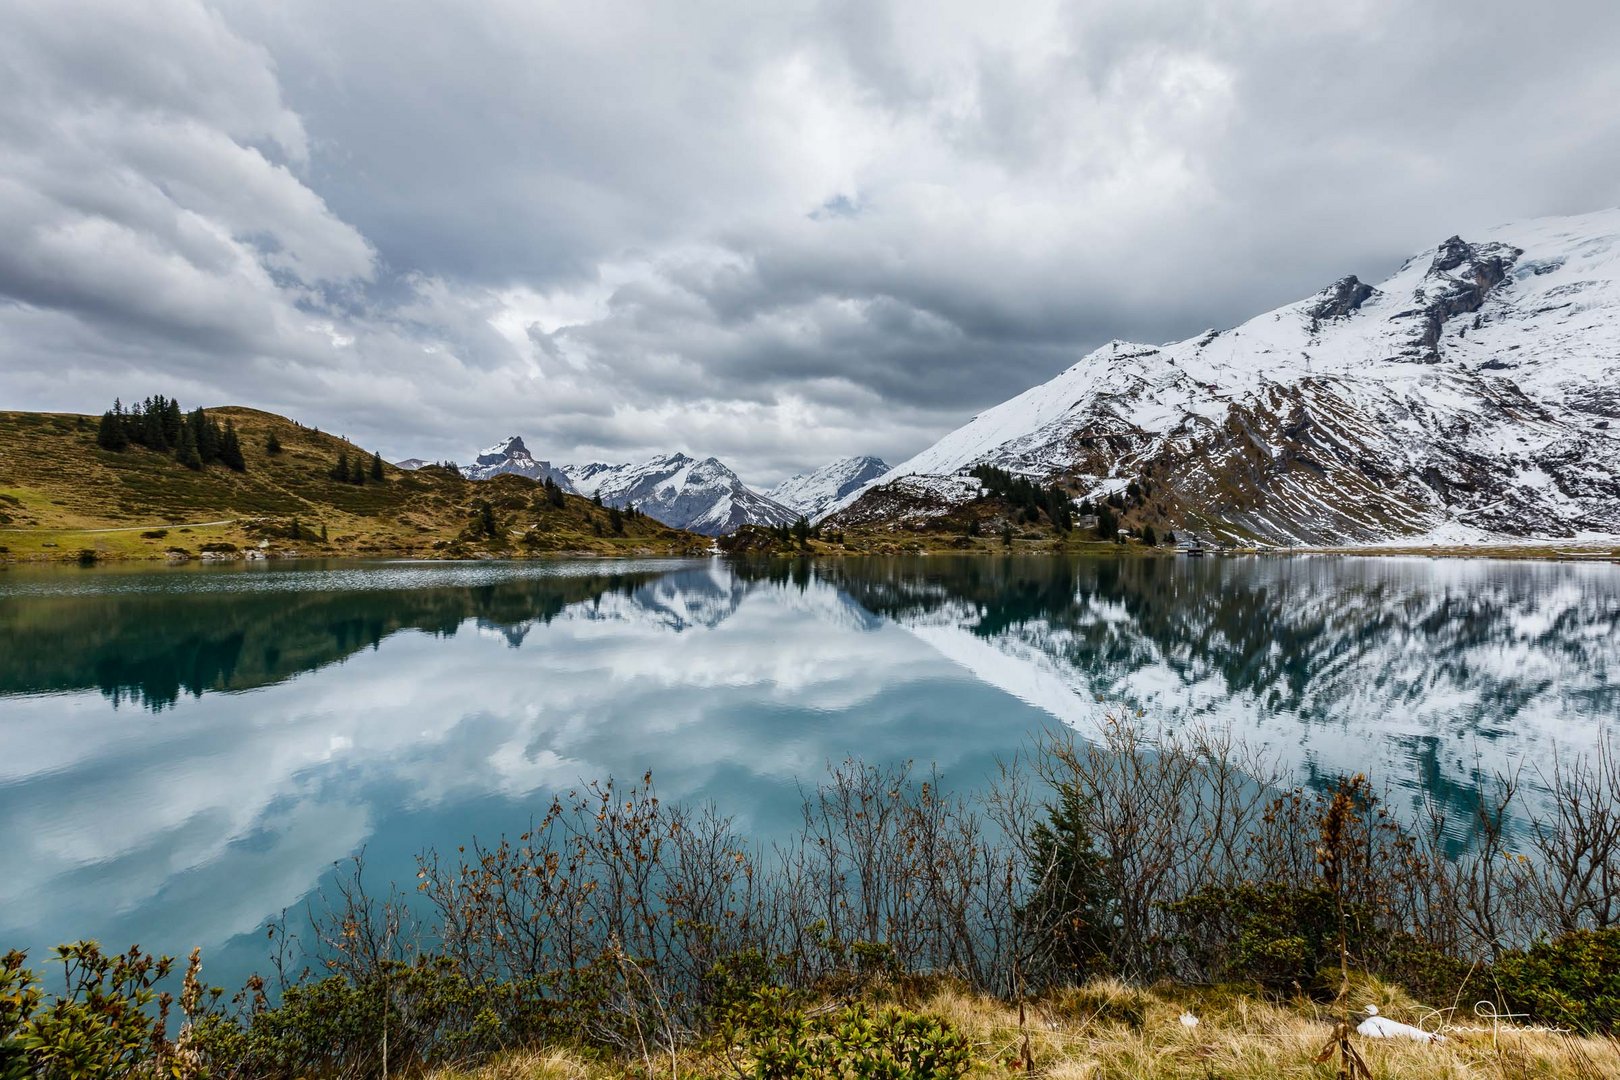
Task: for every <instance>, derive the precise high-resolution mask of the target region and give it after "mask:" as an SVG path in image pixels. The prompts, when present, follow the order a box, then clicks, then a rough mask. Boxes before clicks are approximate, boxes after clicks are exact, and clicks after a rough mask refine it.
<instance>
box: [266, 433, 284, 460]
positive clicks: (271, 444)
mask: <svg viewBox="0 0 1620 1080" xmlns="http://www.w3.org/2000/svg"><path fill="white" fill-rule="evenodd" d="M264 452H265V453H266V454H269V455H270V456H271V457H275V456H276V455H277V454H279V453H281V440H280V439H278V438H276V433H275V432H273V431H272V432H271V433H270V434H268V435H266V436H265V437H264Z"/></svg>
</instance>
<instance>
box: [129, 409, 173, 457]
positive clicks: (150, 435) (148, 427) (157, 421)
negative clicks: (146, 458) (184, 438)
mask: <svg viewBox="0 0 1620 1080" xmlns="http://www.w3.org/2000/svg"><path fill="white" fill-rule="evenodd" d="M136 441H137V442H139V443H140V444H141V445H142V446H144V447H146V448H147V449H148V450H157V451H160V452H162V451H167V450H168V449H169V448H170V447H172V446H173V445H174V444H173V443H172V442H170V441H169V437H168V434H167V433H166V431H165V428H164V424H163V413H162V412H161V411H159V407H158V406H157V404H156V403H155V402H153V400H152V399H151V398H147V399H146V408H145V409H144V410H143V411H142V413H141V434H140V438H139V439H137V440H136Z"/></svg>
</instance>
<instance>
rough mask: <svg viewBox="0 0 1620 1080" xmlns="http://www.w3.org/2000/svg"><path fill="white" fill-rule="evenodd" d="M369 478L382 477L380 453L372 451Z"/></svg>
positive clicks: (377, 478)
mask: <svg viewBox="0 0 1620 1080" xmlns="http://www.w3.org/2000/svg"><path fill="white" fill-rule="evenodd" d="M371 478H372V479H373V480H381V479H382V478H383V459H382V454H381V453H373V454H372V455H371Z"/></svg>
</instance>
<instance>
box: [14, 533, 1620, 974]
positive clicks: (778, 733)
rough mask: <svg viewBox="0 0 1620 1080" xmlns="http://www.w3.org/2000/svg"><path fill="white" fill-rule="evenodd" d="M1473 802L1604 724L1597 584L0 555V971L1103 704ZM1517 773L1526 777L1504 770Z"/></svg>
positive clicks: (1074, 720)
mask: <svg viewBox="0 0 1620 1080" xmlns="http://www.w3.org/2000/svg"><path fill="white" fill-rule="evenodd" d="M1109 706H1111V707H1114V708H1116V709H1117V708H1130V709H1141V710H1142V711H1143V713H1144V715H1145V716H1146V717H1147V718H1148V719H1149V720H1150V721H1153V722H1162V723H1166V724H1175V725H1185V724H1189V723H1197V722H1204V723H1210V724H1215V725H1219V726H1223V727H1224V726H1229V727H1230V728H1231V729H1232V730H1233V731H1234V732H1235V733H1236V734H1237V735H1238V737H1240V738H1241V739H1243V740H1244V741H1245V742H1248V743H1250V744H1253V745H1257V746H1260V747H1263V748H1265V749H1266V750H1267V751H1268V752H1270V753H1271V754H1273V755H1275V756H1276V757H1277V758H1278V759H1280V760H1281V761H1283V762H1284V763H1286V764H1287V766H1288V767H1289V768H1290V769H1291V770H1293V772H1294V773H1295V775H1297V776H1298V777H1299V779H1300V780H1301V782H1304V783H1308V784H1327V783H1329V782H1331V780H1332V778H1334V777H1336V776H1337V775H1339V774H1342V773H1345V772H1351V771H1366V772H1368V773H1370V774H1371V775H1372V776H1373V777H1374V778H1375V780H1376V781H1377V782H1378V783H1379V784H1380V785H1383V786H1385V787H1387V788H1388V790H1389V792H1390V796H1391V797H1392V798H1393V799H1394V800H1395V802H1396V803H1397V805H1398V806H1400V807H1402V808H1403V810H1408V811H1409V810H1414V809H1416V808H1418V807H1419V806H1421V804H1422V803H1423V801H1424V800H1428V799H1437V800H1442V801H1443V802H1444V803H1445V804H1446V805H1447V806H1449V807H1452V808H1454V809H1456V810H1458V811H1459V812H1466V810H1467V808H1468V806H1469V805H1470V800H1471V798H1472V796H1473V792H1474V791H1475V790H1476V788H1477V787H1478V785H1479V784H1480V783H1481V782H1482V778H1484V777H1488V776H1489V774H1490V773H1491V772H1492V771H1493V770H1503V769H1511V768H1515V767H1520V766H1523V767H1525V768H1526V769H1527V770H1528V771H1529V772H1531V773H1533V771H1534V769H1535V768H1536V767H1537V766H1541V767H1545V764H1546V763H1547V762H1549V761H1550V760H1551V756H1552V754H1553V752H1554V750H1555V748H1563V750H1564V751H1566V752H1578V751H1581V750H1585V749H1589V748H1590V747H1592V746H1593V745H1595V743H1596V742H1597V740H1598V739H1599V738H1600V737H1601V736H1602V735H1603V734H1604V733H1613V732H1615V731H1616V730H1617V729H1620V567H1615V566H1612V565H1581V564H1560V563H1533V562H1503V561H1489V560H1437V559H1436V560H1431V559H1397V558H1337V557H1290V558H1284V557H1232V558H1205V559H1185V558H1183V559H1172V558H1118V559H1113V558H1100V559H1099V558H1086V559H1081V558H1076V559H1063V558H1033V557H1029V558H1014V557H1007V558H946V557H932V558H916V559H891V560H858V561H857V560H848V561H829V562H823V563H808V562H798V563H794V562H776V563H772V564H759V565H754V564H746V563H739V564H732V563H727V562H724V561H720V560H713V561H708V560H701V561H647V562H603V561H582V562H565V561H559V562H547V563H398V562H378V563H370V564H355V563H326V564H323V563H319V562H280V563H270V564H257V565H251V566H246V567H244V566H241V565H229V566H224V565H216V566H210V565H202V566H199V565H190V566H185V567H178V568H168V567H125V566H102V567H94V568H86V569H80V568H66V567H62V568H28V567H12V568H10V569H7V570H3V571H0V866H3V867H4V868H5V872H4V874H3V875H0V951H4V949H6V948H11V947H26V948H29V949H30V950H32V951H33V952H34V955H35V959H36V960H38V959H39V958H41V956H42V953H43V950H44V949H45V948H46V947H48V946H50V945H52V944H54V943H56V942H59V941H66V940H70V939H73V938H77V937H96V938H98V939H100V940H102V941H103V942H104V943H107V944H109V945H112V946H114V947H127V946H128V945H129V944H131V943H134V942H139V943H140V944H141V945H143V946H145V947H147V948H149V949H153V950H162V951H166V952H170V953H176V954H183V953H184V952H185V951H186V950H188V949H189V948H190V947H191V946H193V945H201V946H203V947H204V950H205V952H204V955H205V958H206V959H207V960H208V961H209V971H208V974H209V977H210V979H211V980H212V981H216V982H222V983H225V984H226V985H236V984H239V982H240V979H241V977H242V976H243V975H245V974H246V973H247V972H248V971H250V970H252V969H253V968H255V967H261V966H262V962H263V959H264V957H265V954H266V953H265V942H264V930H263V928H264V926H265V924H266V920H267V919H270V918H273V917H275V916H277V915H278V914H279V913H280V912H281V911H282V910H283V909H286V908H297V907H298V906H299V905H300V904H302V903H304V902H305V901H306V900H307V899H308V898H310V897H311V896H312V895H313V893H314V892H315V890H317V889H318V888H319V887H320V885H321V883H322V882H323V881H324V880H327V878H328V875H329V874H330V873H331V872H332V866H333V864H334V862H336V861H338V860H342V859H344V858H345V857H346V856H348V855H350V854H352V853H354V852H357V851H359V850H361V849H362V848H363V849H364V850H365V851H366V859H367V864H368V875H370V876H372V877H373V878H374V879H384V880H386V879H388V878H393V879H396V880H398V881H400V882H402V883H409V881H410V879H411V877H412V874H413V871H414V861H413V857H414V855H415V854H416V853H417V852H418V851H420V850H422V849H423V848H424V847H427V846H430V845H433V846H438V847H440V848H441V849H442V848H453V847H454V846H455V845H456V844H458V843H460V842H462V841H465V840H467V839H469V838H470V837H472V836H475V835H476V836H479V837H481V838H486V839H487V838H491V837H493V836H495V835H496V834H498V833H501V832H503V831H505V832H517V831H520V830H521V829H522V828H523V827H524V826H525V825H526V824H527V823H528V821H529V817H530V815H531V813H534V812H536V811H538V810H540V809H543V807H544V805H545V803H546V802H548V801H549V797H550V794H551V793H552V792H555V791H559V790H566V789H567V788H569V787H572V786H574V785H576V784H578V783H579V782H580V781H581V780H582V779H586V780H588V779H593V778H600V777H606V776H609V775H612V776H616V777H619V778H621V779H631V778H636V777H639V776H640V775H641V774H642V773H643V772H644V771H646V770H648V769H650V770H652V772H653V774H654V779H655V781H656V783H657V785H658V788H659V791H660V794H661V795H662V796H663V797H665V798H682V799H707V800H712V801H714V802H715V803H717V804H718V805H719V806H720V808H721V809H722V810H723V811H725V812H727V813H730V814H734V815H735V816H736V817H737V819H738V821H739V824H740V826H741V827H742V828H743V829H744V830H746V831H748V832H750V833H751V834H753V835H756V836H759V837H764V838H768V837H769V836H771V835H772V834H773V832H777V831H780V830H783V829H785V828H787V827H789V826H790V825H791V824H793V823H795V822H796V821H797V819H798V814H799V807H800V800H801V790H802V785H803V784H806V783H809V784H813V783H814V782H815V781H816V779H818V778H819V777H820V776H821V775H822V773H823V771H824V769H825V767H826V765H827V763H828V762H831V761H839V760H842V759H844V758H846V757H850V756H855V757H860V758H863V759H865V760H868V761H872V762H894V761H901V760H906V759H912V760H916V761H918V762H921V763H933V764H936V765H937V766H938V768H939V770H940V772H941V774H942V775H943V777H944V779H945V781H946V782H947V783H948V784H950V785H952V786H955V787H958V788H961V789H965V790H971V789H973V788H975V787H977V786H978V785H980V784H982V783H983V782H984V781H985V779H986V777H987V776H988V775H989V774H990V773H991V772H992V771H993V770H994V768H995V763H996V761H997V760H998V758H1004V757H1006V756H1008V755H1010V754H1012V753H1014V752H1016V751H1018V750H1019V749H1021V748H1022V747H1024V746H1026V745H1027V744H1028V742H1029V740H1030V739H1031V737H1032V736H1033V735H1035V734H1036V733H1038V732H1040V731H1042V730H1043V729H1045V728H1048V727H1049V726H1051V725H1053V724H1057V723H1064V724H1069V725H1072V726H1073V727H1075V728H1076V729H1077V730H1079V731H1080V732H1081V733H1082V734H1083V733H1084V732H1085V731H1086V730H1087V729H1088V727H1090V726H1091V725H1094V724H1096V723H1097V722H1098V720H1099V719H1100V718H1101V717H1102V715H1103V712H1104V710H1105V707H1109ZM1531 786H1534V785H1533V778H1532V784H1531Z"/></svg>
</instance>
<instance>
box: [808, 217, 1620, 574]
mask: <svg viewBox="0 0 1620 1080" xmlns="http://www.w3.org/2000/svg"><path fill="white" fill-rule="evenodd" d="M979 462H988V463H991V464H996V465H999V466H1002V467H1005V468H1011V469H1016V470H1020V471H1024V472H1028V473H1032V474H1037V475H1040V476H1043V477H1049V478H1056V479H1060V480H1063V481H1066V482H1068V483H1069V484H1070V485H1071V486H1072V487H1073V488H1074V489H1075V490H1076V492H1077V493H1079V494H1087V493H1092V492H1097V491H1103V490H1112V489H1113V488H1116V487H1122V486H1123V485H1124V484H1125V483H1126V482H1127V481H1128V480H1132V479H1135V480H1139V481H1141V482H1143V486H1145V487H1148V488H1150V489H1151V490H1152V491H1153V492H1154V495H1153V497H1152V498H1151V499H1149V500H1147V502H1146V503H1145V504H1144V505H1142V506H1140V507H1138V508H1134V511H1133V512H1138V513H1139V515H1140V517H1141V519H1142V520H1144V521H1148V522H1159V523H1162V524H1167V525H1171V526H1175V527H1181V526H1183V525H1185V526H1189V527H1194V528H1200V529H1207V530H1208V531H1210V532H1212V533H1214V534H1216V535H1222V536H1229V537H1232V538H1234V539H1238V538H1242V539H1258V540H1273V541H1293V540H1299V541H1306V542H1313V543H1337V542H1370V541H1379V540H1386V539H1393V538H1397V537H1408V536H1428V537H1432V538H1437V539H1439V538H1455V539H1470V538H1474V539H1489V538H1499V537H1511V536H1549V537H1551V536H1571V535H1576V534H1580V533H1603V534H1608V535H1614V534H1620V210H1606V211H1602V212H1599V213H1595V214H1587V215H1582V216H1580V217H1569V218H1547V219H1541V220H1535V221H1528V222H1521V223H1517V224H1512V225H1504V226H1501V227H1499V228H1495V229H1492V230H1489V231H1488V232H1486V233H1485V234H1484V235H1482V236H1478V237H1475V238H1472V239H1465V238H1463V237H1460V236H1453V237H1450V238H1448V239H1446V240H1445V241H1443V242H1442V243H1440V244H1438V245H1437V246H1435V247H1434V248H1431V249H1429V250H1427V251H1424V252H1419V253H1418V254H1417V255H1415V256H1414V257H1413V258H1411V259H1409V260H1407V261H1406V263H1405V264H1403V265H1402V266H1401V267H1400V268H1399V269H1398V270H1396V271H1395V273H1393V274H1392V275H1390V276H1389V277H1388V278H1386V279H1385V280H1383V281H1380V282H1378V283H1377V285H1371V284H1368V283H1366V282H1363V281H1362V280H1361V279H1360V278H1358V277H1356V276H1354V275H1347V276H1345V277H1343V278H1340V279H1339V280H1338V281H1336V282H1334V283H1333V284H1332V285H1330V286H1328V287H1327V288H1325V289H1323V290H1321V291H1320V292H1318V293H1316V294H1315V295H1314V296H1311V297H1309V298H1307V299H1305V300H1302V301H1299V302H1296V303H1293V304H1289V305H1285V306H1283V307H1281V308H1277V309H1276V310H1274V311H1270V312H1266V313H1264V314H1261V315H1258V316H1256V317H1255V318H1252V319H1250V320H1249V321H1247V322H1245V323H1242V324H1240V325H1238V326H1236V327H1233V328H1231V329H1229V330H1225V331H1222V332H1219V333H1215V332H1209V333H1205V334H1201V335H1198V336H1197V337H1192V338H1188V339H1187V340H1185V341H1179V342H1174V343H1171V344H1168V345H1164V346H1159V347H1154V346H1147V345H1138V344H1133V343H1129V342H1123V341H1111V342H1109V343H1108V344H1106V345H1104V346H1102V347H1101V348H1098V349H1096V350H1094V351H1093V352H1091V353H1089V354H1088V355H1086V356H1085V357H1083V358H1081V359H1080V361H1079V362H1078V363H1076V364H1074V365H1073V366H1071V367H1070V368H1068V369H1067V370H1066V371H1064V372H1062V373H1061V374H1059V375H1058V376H1057V377H1055V378H1054V379H1052V380H1051V381H1050V382H1047V383H1045V384H1043V385H1041V386H1037V387H1034V388H1032V389H1030V390H1028V391H1025V392H1024V393H1022V394H1020V395H1018V396H1017V397H1014V398H1012V399H1011V400H1009V401H1006V402H1003V403H1002V404H1000V405H998V406H996V407H994V408H992V409H987V410H985V411H984V412H982V413H980V414H979V415H978V416H976V417H974V418H973V419H972V420H971V421H970V422H969V423H967V424H965V425H963V426H962V427H961V428H958V429H957V430H956V431H953V432H951V433H950V434H948V435H946V436H945V437H944V438H943V439H941V440H939V442H937V443H935V444H934V445H933V446H931V447H929V448H928V449H926V450H924V451H923V452H922V453H920V454H918V455H917V456H916V457H914V458H912V459H911V460H909V461H906V462H903V463H901V464H900V465H899V466H897V467H895V468H894V469H891V470H889V472H888V473H886V474H884V475H883V476H882V477H879V478H877V479H876V480H874V481H872V482H870V483H869V484H868V485H867V486H866V488H865V489H864V490H871V489H872V488H874V487H877V486H880V485H884V484H887V483H889V482H891V481H893V480H896V479H899V478H901V477H904V476H908V475H915V476H944V477H948V476H952V475H954V474H955V473H957V472H958V471H959V470H961V469H963V468H966V467H968V466H970V465H973V464H975V463H979ZM860 497H861V492H855V493H852V494H851V495H848V496H845V497H844V498H843V499H842V500H840V502H839V503H838V504H835V506H834V507H833V512H834V513H841V512H842V511H843V510H844V509H845V508H848V507H849V506H851V505H852V504H853V503H854V502H855V501H856V500H857V499H859V498H860Z"/></svg>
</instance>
